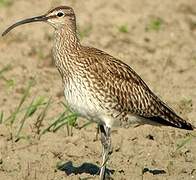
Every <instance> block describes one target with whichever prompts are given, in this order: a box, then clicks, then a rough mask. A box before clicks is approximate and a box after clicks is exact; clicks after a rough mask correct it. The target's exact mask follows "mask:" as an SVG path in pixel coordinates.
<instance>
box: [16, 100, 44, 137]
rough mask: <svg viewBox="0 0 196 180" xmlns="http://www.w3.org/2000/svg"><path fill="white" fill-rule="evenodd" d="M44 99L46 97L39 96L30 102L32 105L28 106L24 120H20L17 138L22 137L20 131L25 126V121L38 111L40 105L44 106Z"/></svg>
mask: <svg viewBox="0 0 196 180" xmlns="http://www.w3.org/2000/svg"><path fill="white" fill-rule="evenodd" d="M44 100H45V99H44V97H38V98H37V99H35V100H33V101H32V102H31V103H30V105H29V106H28V108H27V110H26V112H25V115H24V117H23V118H22V120H21V122H20V126H19V129H18V132H17V134H16V139H17V140H18V139H19V138H20V137H19V136H20V132H21V130H22V128H23V126H24V123H25V121H26V120H27V119H28V118H29V117H31V116H32V115H33V114H34V113H35V112H36V111H37V109H38V108H39V107H40V106H42V105H44V104H45V103H44Z"/></svg>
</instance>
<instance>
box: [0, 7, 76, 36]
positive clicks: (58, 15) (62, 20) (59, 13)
mask: <svg viewBox="0 0 196 180" xmlns="http://www.w3.org/2000/svg"><path fill="white" fill-rule="evenodd" d="M32 22H47V23H49V24H50V25H52V26H53V27H54V28H55V29H61V28H62V27H64V26H71V27H72V26H75V13H74V10H73V9H72V8H71V7H68V6H59V7H56V8H54V9H52V10H50V11H48V12H47V13H46V14H44V15H41V16H36V17H32V18H28V19H24V20H21V21H18V22H16V23H14V24H13V25H11V26H10V27H8V28H7V29H6V30H5V31H4V32H3V34H2V36H4V35H6V34H7V33H8V32H9V31H11V30H12V29H14V28H15V27H17V26H20V25H22V24H27V23H32Z"/></svg>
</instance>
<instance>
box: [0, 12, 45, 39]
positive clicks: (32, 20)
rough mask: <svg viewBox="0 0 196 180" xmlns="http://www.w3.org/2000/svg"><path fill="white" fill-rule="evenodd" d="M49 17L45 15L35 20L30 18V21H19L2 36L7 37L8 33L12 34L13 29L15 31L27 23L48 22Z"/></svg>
mask: <svg viewBox="0 0 196 180" xmlns="http://www.w3.org/2000/svg"><path fill="white" fill-rule="evenodd" d="M47 20H48V17H47V16H45V15H42V16H37V17H33V18H28V19H24V20H22V21H19V22H17V23H15V24H13V25H11V26H10V27H8V28H7V29H6V30H5V31H4V32H3V33H2V36H5V35H6V34H7V33H8V32H10V31H11V30H12V29H14V28H15V27H17V26H20V25H22V24H27V23H32V22H40V21H47Z"/></svg>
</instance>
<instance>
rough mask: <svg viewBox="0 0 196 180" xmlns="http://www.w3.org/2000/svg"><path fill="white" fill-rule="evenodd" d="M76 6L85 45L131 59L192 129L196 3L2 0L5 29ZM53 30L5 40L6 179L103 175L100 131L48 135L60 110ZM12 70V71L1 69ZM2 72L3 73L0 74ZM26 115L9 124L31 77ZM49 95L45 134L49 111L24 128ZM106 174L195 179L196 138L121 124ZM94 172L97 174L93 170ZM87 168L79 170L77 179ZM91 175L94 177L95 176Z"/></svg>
mask: <svg viewBox="0 0 196 180" xmlns="http://www.w3.org/2000/svg"><path fill="white" fill-rule="evenodd" d="M58 5H69V6H72V7H73V8H74V9H75V13H76V16H77V24H78V27H79V32H80V37H81V39H82V43H83V44H85V45H89V46H94V47H97V48H99V49H102V50H104V51H106V52H108V53H110V54H112V55H113V56H115V57H117V58H120V59H122V60H123V61H125V62H126V63H128V64H129V65H130V66H131V67H132V68H133V69H134V70H135V71H136V72H137V73H138V74H139V75H140V76H141V77H142V79H143V80H145V82H146V83H147V84H148V85H149V86H150V88H151V89H152V90H153V91H154V92H155V93H156V94H157V95H158V96H160V97H161V98H162V99H163V100H164V101H166V102H167V103H168V104H169V105H170V106H171V107H172V108H173V109H175V110H176V111H177V112H178V113H179V114H180V115H181V116H182V117H184V118H185V119H187V120H188V121H189V122H191V123H193V124H195V125H196V1H195V0H188V1H187V0H178V1H171V0H164V1H163V0H137V1H135V0H122V1H118V0H110V1H105V0H99V1H94V0H85V1H84V0H83V1H82V0H81V1H79V0H78V1H76V0H66V1H55V0H53V1H51V0H49V1H46V0H42V1H37V0H28V1H25V0H18V1H13V0H9V1H8V0H7V1H6V0H4V1H0V32H3V30H4V29H5V28H6V27H7V26H8V25H10V24H11V23H13V22H15V21H17V20H19V19H23V18H26V17H32V16H36V15H40V14H43V13H45V12H46V11H48V10H49V9H50V8H51V7H55V6H58ZM52 37H53V29H52V28H51V27H49V26H48V25H46V24H41V23H36V24H29V25H25V26H21V27H18V28H17V29H15V30H14V31H12V32H11V33H10V34H8V36H6V37H4V38H2V37H1V38H0V113H1V114H0V119H1V120H2V121H3V122H2V123H1V124H0V180H60V179H73V180H75V179H99V176H98V175H95V174H96V173H97V171H98V167H99V166H100V164H101V144H100V142H99V141H98V140H96V125H95V124H90V125H88V126H86V127H84V128H81V129H79V128H77V127H81V126H82V125H84V124H85V123H86V122H87V121H86V120H83V119H79V120H78V121H77V124H78V125H77V127H76V128H73V135H72V136H70V135H68V132H67V126H64V127H62V128H60V129H59V130H58V131H56V132H55V133H54V132H46V133H45V134H43V135H42V136H41V138H40V139H39V137H40V136H39V135H38V133H39V132H43V130H44V129H46V128H47V127H48V126H49V125H50V124H52V122H54V120H55V119H56V118H57V117H59V115H60V114H61V113H62V112H63V111H64V106H63V105H62V103H61V102H63V100H64V99H63V94H62V90H63V88H62V83H61V78H60V76H59V74H58V71H57V70H56V68H55V67H54V64H53V61H52V53H51V47H52V42H53V40H52ZM6 67H7V69H5V68H6ZM2 70H3V71H2ZM32 79H35V83H34V84H33V87H32V88H31V89H30V92H29V95H28V96H27V98H26V100H25V102H24V104H22V108H23V110H21V112H19V113H18V114H17V115H16V116H15V117H16V118H15V121H14V122H13V124H12V125H10V122H9V121H10V120H9V119H8V120H6V119H7V118H8V117H9V116H10V114H13V112H14V111H15V110H16V108H17V107H18V104H19V103H20V101H21V98H22V96H23V95H24V93H25V89H26V88H27V86H28V83H29V81H30V80H32ZM40 97H44V101H48V99H49V98H50V97H51V103H50V105H49V107H48V110H47V112H46V114H45V116H44V119H43V122H42V123H41V126H40V127H39V129H38V128H37V126H36V122H37V118H38V116H39V114H40V113H41V112H43V107H45V106H44V105H43V106H40V107H39V109H38V110H37V111H36V112H35V113H34V114H33V115H32V116H30V117H29V118H28V119H27V120H26V121H25V123H24V126H23V127H22V130H21V132H20V136H21V137H22V138H20V139H19V140H18V141H16V135H17V132H18V128H19V126H20V125H21V122H22V120H23V117H24V113H25V107H28V106H29V104H30V103H31V102H32V100H33V99H36V98H38V99H39V98H40ZM112 144H113V151H112V154H111V158H110V160H109V165H108V169H110V170H114V171H113V174H112V176H111V177H112V178H113V179H115V180H120V179H122V180H124V179H126V180H191V179H194V180H196V134H195V132H188V131H185V130H179V129H175V128H170V127H158V126H156V127H155V126H151V125H142V126H137V127H136V126H133V127H129V128H127V129H124V128H116V129H114V131H113V132H112ZM90 170H91V171H92V172H90ZM80 172H81V174H80ZM91 174H94V175H91Z"/></svg>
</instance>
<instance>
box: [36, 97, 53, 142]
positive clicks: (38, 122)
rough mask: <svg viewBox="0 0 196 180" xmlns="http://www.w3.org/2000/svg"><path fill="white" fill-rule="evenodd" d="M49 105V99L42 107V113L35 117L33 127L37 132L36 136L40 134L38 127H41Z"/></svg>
mask: <svg viewBox="0 0 196 180" xmlns="http://www.w3.org/2000/svg"><path fill="white" fill-rule="evenodd" d="M50 103H51V98H50V99H49V100H48V102H47V104H46V106H45V107H44V109H43V111H42V112H41V113H40V114H39V115H38V117H37V121H36V122H35V127H36V129H37V131H36V133H37V134H40V127H41V126H42V122H43V120H44V118H45V116H46V112H47V110H48V108H49V105H50ZM39 138H40V137H39Z"/></svg>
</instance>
